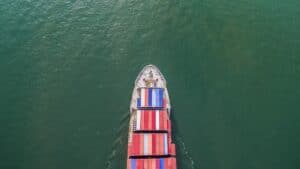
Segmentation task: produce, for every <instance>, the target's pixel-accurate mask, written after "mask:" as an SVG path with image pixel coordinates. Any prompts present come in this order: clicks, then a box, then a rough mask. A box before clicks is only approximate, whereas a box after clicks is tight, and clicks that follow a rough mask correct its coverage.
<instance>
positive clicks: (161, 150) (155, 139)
mask: <svg viewBox="0 0 300 169" xmlns="http://www.w3.org/2000/svg"><path fill="white" fill-rule="evenodd" d="M138 90H139V93H140V95H139V96H140V97H139V98H138V99H137V109H138V110H137V111H136V113H135V122H134V126H135V128H134V131H133V134H132V139H131V142H130V143H129V144H128V155H129V159H128V161H127V169H176V159H175V155H176V151H175V145H174V144H172V140H171V122H170V119H169V114H168V112H167V110H166V99H165V97H164V89H163V88H139V89H138Z"/></svg>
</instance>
